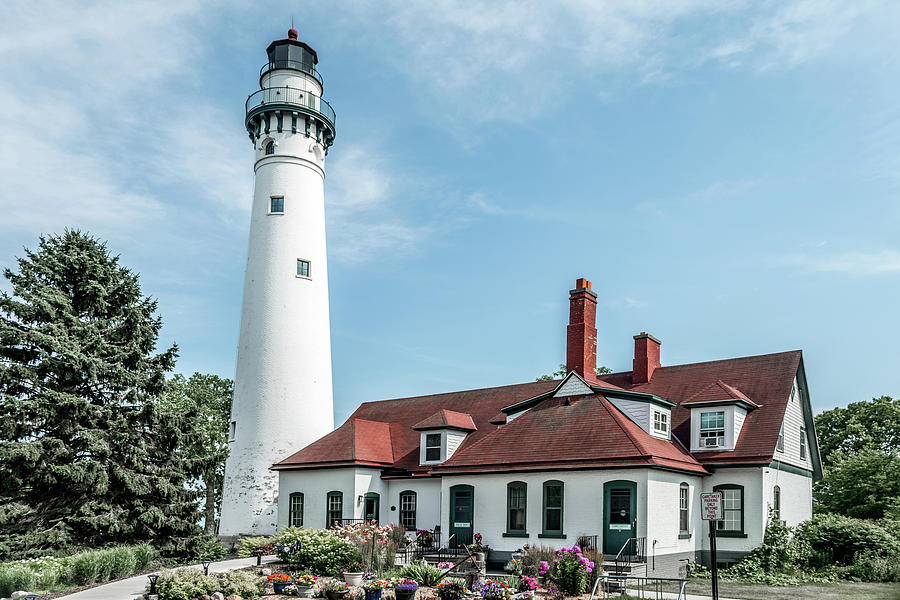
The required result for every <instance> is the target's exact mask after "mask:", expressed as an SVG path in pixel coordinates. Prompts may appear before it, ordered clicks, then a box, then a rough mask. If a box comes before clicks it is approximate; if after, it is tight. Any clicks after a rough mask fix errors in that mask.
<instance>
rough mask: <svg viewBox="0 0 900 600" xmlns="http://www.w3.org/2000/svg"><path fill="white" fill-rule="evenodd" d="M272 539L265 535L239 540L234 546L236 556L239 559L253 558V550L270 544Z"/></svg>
mask: <svg viewBox="0 0 900 600" xmlns="http://www.w3.org/2000/svg"><path fill="white" fill-rule="evenodd" d="M273 539H274V538H273V537H271V536H267V535H258V536H254V537H245V538H241V539H240V540H238V543H237V544H236V551H237V555H238V556H240V557H241V558H250V557H251V556H253V554H252V553H253V551H254V550H256V549H257V548H262V547H264V546H266V545H268V544H270V543H271V542H272V540H273Z"/></svg>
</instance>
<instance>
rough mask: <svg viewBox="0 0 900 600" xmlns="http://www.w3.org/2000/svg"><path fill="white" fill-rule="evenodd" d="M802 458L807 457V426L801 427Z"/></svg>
mask: <svg viewBox="0 0 900 600" xmlns="http://www.w3.org/2000/svg"><path fill="white" fill-rule="evenodd" d="M800 458H804V459H805V458H806V428H805V427H801V428H800Z"/></svg>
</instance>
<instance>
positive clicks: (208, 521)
mask: <svg viewBox="0 0 900 600" xmlns="http://www.w3.org/2000/svg"><path fill="white" fill-rule="evenodd" d="M233 394H234V383H233V382H232V381H231V380H230V379H223V378H221V377H219V376H217V375H205V374H203V373H194V374H193V375H191V376H190V378H186V377H185V376H184V375H181V374H180V373H179V374H177V375H175V376H174V377H172V379H171V380H170V381H169V391H168V392H167V393H166V402H167V403H168V404H169V405H170V406H171V407H172V409H173V410H175V411H176V412H182V413H196V414H197V418H195V419H194V420H193V421H192V422H190V423H188V424H187V426H188V427H190V432H189V433H188V436H187V437H188V439H187V442H186V444H185V445H184V446H182V451H183V452H184V455H185V458H187V459H188V460H190V461H191V462H193V463H194V467H195V469H196V470H199V472H200V482H201V484H202V491H203V493H204V496H205V502H204V533H206V534H207V535H215V533H216V512H217V511H218V510H219V509H221V505H222V485H223V483H224V481H225V459H226V458H228V420H229V419H230V416H231V399H232V396H233Z"/></svg>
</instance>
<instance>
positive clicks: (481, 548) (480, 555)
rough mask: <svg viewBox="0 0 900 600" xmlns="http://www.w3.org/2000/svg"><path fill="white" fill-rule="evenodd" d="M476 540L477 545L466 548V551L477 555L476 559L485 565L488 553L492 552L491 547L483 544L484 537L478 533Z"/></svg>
mask: <svg viewBox="0 0 900 600" xmlns="http://www.w3.org/2000/svg"><path fill="white" fill-rule="evenodd" d="M474 539H475V543H474V544H469V545H468V546H466V549H467V550H468V551H469V552H471V553H472V554H474V555H475V559H476V560H477V561H478V562H481V563H483V562H484V561H485V558H486V557H487V553H488V552H490V550H491V548H490V546H486V545H485V544H482V543H481V540H482V537H481V534H480V533H476V534H475V538H474Z"/></svg>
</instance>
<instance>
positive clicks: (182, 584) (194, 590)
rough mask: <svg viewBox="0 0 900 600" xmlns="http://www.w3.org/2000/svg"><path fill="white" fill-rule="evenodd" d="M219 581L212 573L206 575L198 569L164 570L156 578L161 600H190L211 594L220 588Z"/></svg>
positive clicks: (157, 591)
mask: <svg viewBox="0 0 900 600" xmlns="http://www.w3.org/2000/svg"><path fill="white" fill-rule="evenodd" d="M217 587H218V582H217V580H216V578H215V577H213V576H212V575H204V574H203V572H202V571H200V570H198V569H176V570H174V571H163V572H162V573H160V574H159V578H158V579H157V580H156V593H157V594H159V600H189V599H190V598H196V597H197V596H202V595H204V594H205V595H210V594H213V593H215V592H217V591H218V590H217V589H216V588H217Z"/></svg>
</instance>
